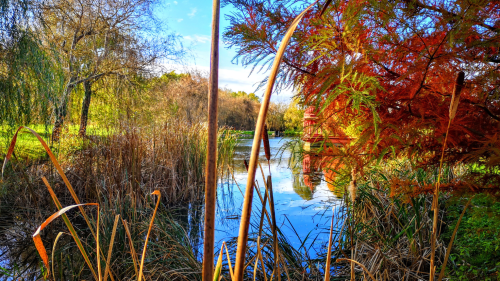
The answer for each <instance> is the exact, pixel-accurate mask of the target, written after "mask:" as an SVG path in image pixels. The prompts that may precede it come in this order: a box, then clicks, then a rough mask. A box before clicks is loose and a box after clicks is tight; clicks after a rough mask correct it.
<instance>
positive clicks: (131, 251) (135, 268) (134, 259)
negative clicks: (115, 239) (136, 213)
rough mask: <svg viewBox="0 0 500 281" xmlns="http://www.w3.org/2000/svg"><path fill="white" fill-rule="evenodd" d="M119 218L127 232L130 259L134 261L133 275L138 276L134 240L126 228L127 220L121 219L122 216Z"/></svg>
mask: <svg viewBox="0 0 500 281" xmlns="http://www.w3.org/2000/svg"><path fill="white" fill-rule="evenodd" d="M120 219H121V220H122V224H123V227H124V228H125V233H126V234H127V237H128V241H129V246H130V254H131V256H132V261H133V263H134V271H135V275H136V276H138V275H139V271H138V269H137V254H136V251H135V247H134V240H132V235H130V230H129V228H128V223H127V221H126V220H123V219H122V218H120Z"/></svg>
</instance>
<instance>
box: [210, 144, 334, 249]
mask: <svg viewBox="0 0 500 281" xmlns="http://www.w3.org/2000/svg"><path fill="white" fill-rule="evenodd" d="M288 141H291V139H289V138H270V139H269V143H270V147H271V161H270V163H269V165H268V162H267V159H266V157H265V153H264V148H263V147H261V149H260V156H259V161H260V163H261V164H262V168H263V170H264V174H265V176H266V180H267V175H268V174H269V173H270V174H271V176H272V186H273V191H274V202H275V212H276V221H277V226H278V228H280V230H281V232H283V233H284V235H285V236H286V237H287V238H288V240H289V241H290V242H291V244H292V245H293V246H294V247H295V248H298V247H300V245H301V240H302V241H303V240H304V239H305V238H306V237H308V238H307V240H308V242H309V243H306V244H310V243H312V242H313V241H314V243H312V249H315V250H316V251H319V250H320V248H322V247H324V246H325V244H326V243H327V242H328V236H329V229H330V220H331V217H332V214H333V212H334V211H335V210H337V209H339V208H340V207H341V206H342V201H341V200H340V199H339V198H338V197H337V196H336V195H335V194H334V192H332V191H331V190H330V189H329V188H328V184H327V182H326V181H325V180H324V178H323V176H322V175H321V174H318V175H317V177H316V180H315V181H314V182H313V185H315V186H314V187H313V188H312V189H311V187H308V186H306V185H305V183H304V178H303V173H302V165H301V163H300V162H299V163H298V164H296V165H294V164H290V163H289V160H290V159H291V157H292V155H291V151H290V150H289V149H285V150H281V149H280V148H281V147H282V146H283V145H284V144H285V143H286V142H288ZM252 142H253V139H241V140H240V141H239V143H238V145H237V147H236V150H235V156H234V162H233V163H232V165H231V166H232V169H233V171H234V178H235V180H236V182H234V181H233V179H232V176H231V174H230V173H229V174H228V176H226V177H224V179H222V180H221V181H220V183H219V187H218V194H217V209H216V213H217V221H216V232H215V235H216V237H215V239H216V241H218V243H219V245H221V243H222V241H228V240H229V239H230V238H232V237H237V236H238V230H239V218H240V216H241V211H242V205H243V195H242V193H243V194H244V193H245V188H246V186H245V185H246V180H247V171H246V169H245V165H244V160H245V159H246V160H247V161H249V159H250V152H251V149H252V147H251V146H252ZM290 166H292V167H290ZM256 180H257V182H258V186H259V187H260V191H261V193H262V197H264V188H263V186H264V184H263V180H262V173H261V171H260V169H257V174H256ZM238 186H239V188H240V189H241V192H240V190H239V189H238ZM330 188H332V187H331V186H330ZM252 206H253V207H252V220H253V221H254V222H256V223H257V221H258V218H259V217H260V210H261V207H262V203H261V201H260V199H259V197H258V194H257V193H256V192H254V199H253V205H252ZM251 231H252V229H251ZM254 231H256V230H255V229H254ZM297 236H299V237H300V239H299V237H297ZM311 254H312V256H314V253H311Z"/></svg>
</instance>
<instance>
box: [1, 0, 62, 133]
mask: <svg viewBox="0 0 500 281" xmlns="http://www.w3.org/2000/svg"><path fill="white" fill-rule="evenodd" d="M31 8H32V7H31V6H30V5H29V3H28V2H24V1H19V0H13V1H1V2H0V26H1V28H0V94H1V98H0V125H7V126H10V127H12V126H19V125H26V124H29V123H32V122H36V123H44V124H46V125H48V124H49V123H50V119H51V110H50V109H51V107H52V106H51V105H52V103H53V101H54V100H55V99H56V98H57V95H58V94H59V92H60V88H61V86H62V81H63V76H62V72H61V68H60V65H59V62H58V61H57V53H55V52H53V51H52V50H50V49H49V50H45V49H44V48H42V47H41V42H40V41H39V40H38V38H37V36H36V34H34V33H32V32H31V30H30V29H29V21H30V18H29V15H30V9H31Z"/></svg>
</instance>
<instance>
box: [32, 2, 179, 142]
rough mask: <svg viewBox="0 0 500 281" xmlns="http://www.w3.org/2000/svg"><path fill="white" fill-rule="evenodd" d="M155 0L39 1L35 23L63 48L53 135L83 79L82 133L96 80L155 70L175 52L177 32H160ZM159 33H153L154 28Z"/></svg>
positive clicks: (48, 43)
mask: <svg viewBox="0 0 500 281" xmlns="http://www.w3.org/2000/svg"><path fill="white" fill-rule="evenodd" d="M156 4H157V1H156V0H132V1H125V0H118V1H106V0H98V1H92V0H83V1H79V2H74V1H70V0H50V1H37V2H36V4H35V5H36V11H37V12H36V19H37V24H35V25H34V26H36V27H37V28H38V29H39V33H40V34H42V37H43V43H44V44H45V47H46V48H55V49H57V50H58V52H59V53H60V54H61V61H62V64H63V66H64V70H65V78H66V82H65V87H64V91H63V92H62V93H61V95H60V98H59V100H58V101H57V105H56V106H55V108H54V113H55V122H54V129H53V133H52V138H53V140H57V139H58V138H59V134H60V130H61V127H62V125H63V122H64V119H65V118H66V115H67V111H68V101H69V99H70V96H71V93H72V92H73V90H74V89H76V86H77V85H79V84H83V85H84V89H85V90H84V92H85V95H84V99H83V104H82V117H81V128H80V133H81V134H85V127H86V123H87V118H88V108H89V106H90V99H91V95H92V84H93V83H94V82H95V81H97V80H99V79H103V78H104V77H108V78H109V77H113V78H114V79H127V78H129V77H135V76H137V75H144V74H145V73H150V72H151V71H153V70H154V69H155V63H157V62H158V61H159V60H160V59H170V58H176V57H177V55H179V54H180V53H179V51H178V49H175V48H174V45H175V44H174V43H175V42H174V41H175V38H176V37H175V36H174V35H167V36H157V35H156V34H157V33H161V31H162V30H161V28H160V26H159V25H158V22H157V20H156V18H155V17H154V15H153V7H154V6H155V5H156ZM153 32H154V33H155V34H154V36H153V34H152V33H153Z"/></svg>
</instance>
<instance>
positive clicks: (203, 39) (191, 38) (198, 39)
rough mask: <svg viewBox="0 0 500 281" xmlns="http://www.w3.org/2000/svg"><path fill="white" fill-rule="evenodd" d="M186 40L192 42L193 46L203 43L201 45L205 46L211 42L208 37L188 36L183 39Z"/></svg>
mask: <svg viewBox="0 0 500 281" xmlns="http://www.w3.org/2000/svg"><path fill="white" fill-rule="evenodd" d="M183 38H184V40H187V41H190V42H192V43H193V44H197V43H201V44H205V43H207V42H209V41H210V36H207V35H197V34H195V35H192V36H191V35H187V36H184V37H183Z"/></svg>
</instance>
